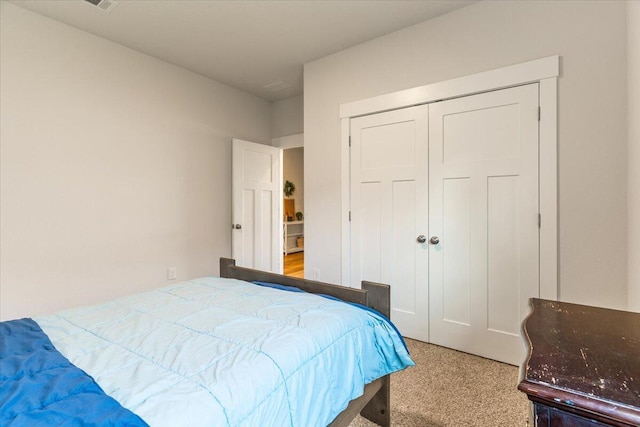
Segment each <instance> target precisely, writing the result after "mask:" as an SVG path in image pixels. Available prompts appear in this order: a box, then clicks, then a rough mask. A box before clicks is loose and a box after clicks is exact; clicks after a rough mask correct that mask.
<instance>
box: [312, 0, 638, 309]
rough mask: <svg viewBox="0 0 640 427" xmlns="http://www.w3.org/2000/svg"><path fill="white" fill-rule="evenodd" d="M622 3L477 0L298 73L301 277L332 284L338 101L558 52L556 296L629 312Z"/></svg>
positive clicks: (336, 251) (336, 258) (336, 259)
mask: <svg viewBox="0 0 640 427" xmlns="http://www.w3.org/2000/svg"><path fill="white" fill-rule="evenodd" d="M625 10H626V5H625V3H624V2H609V1H603V2H597V1H596V2H583V1H581V2H577V1H554V2H534V1H524V2H517V1H509V2H503V1H483V2H478V3H476V4H473V5H472V6H469V7H467V8H464V9H461V10H458V11H455V12H452V13H449V14H447V15H443V16H441V17H439V18H436V19H434V20H431V21H427V22H424V23H421V24H418V25H415V26H413V27H409V28H406V29H403V30H400V31H398V32H395V33H392V34H390V35H387V36H384V37H381V38H379V39H376V40H373V41H370V42H367V43H364V44H362V45H358V46H355V47H353V48H350V49H347V50H344V51H342V52H339V53H337V54H334V55H331V56H328V57H325V58H322V59H319V60H317V61H314V62H311V63H309V64H306V65H305V75H304V82H305V87H304V93H305V100H304V109H305V112H304V134H305V186H306V193H307V194H306V200H305V209H306V215H305V220H306V224H305V234H306V242H305V247H306V248H305V252H306V254H305V257H306V259H305V264H306V265H305V271H308V272H310V271H312V270H313V269H316V268H317V269H319V270H320V279H321V280H327V281H331V282H338V281H339V279H340V259H341V251H340V243H341V242H340V203H341V200H340V188H341V183H340V179H341V178H340V173H339V171H340V162H341V158H340V156H341V154H340V122H339V118H338V115H339V105H340V104H341V103H345V102H350V101H355V100H359V99H363V98H368V97H371V96H376V95H380V94H384V93H389V92H393V91H397V90H402V89H407V88H411V87H416V86H422V85H425V84H429V83H434V82H438V81H444V80H448V79H451V78H455V77H460V76H465V75H470V74H473V73H477V72H481V71H485V70H491V69H496V68H500V67H504V66H508V65H512V64H517V63H521V62H526V61H530V60H533V59H538V58H542V57H547V56H551V55H558V54H559V55H561V56H562V76H561V78H560V79H559V164H560V165H559V187H560V188H559V216H560V219H559V221H560V223H559V226H560V231H559V232H560V242H559V246H560V273H559V275H560V297H561V299H563V300H567V301H574V302H579V303H586V304H597V305H601V306H611V307H626V304H627V300H626V295H627V285H626V275H627V264H626V253H627V238H626V237H627V229H626V222H627V221H626V216H627V207H626V181H627V171H626V153H627V144H626V123H627V122H626V113H627V111H626V110H627V106H626V96H625V92H626V86H627V68H626V55H627V51H626V23H625V20H626V12H625Z"/></svg>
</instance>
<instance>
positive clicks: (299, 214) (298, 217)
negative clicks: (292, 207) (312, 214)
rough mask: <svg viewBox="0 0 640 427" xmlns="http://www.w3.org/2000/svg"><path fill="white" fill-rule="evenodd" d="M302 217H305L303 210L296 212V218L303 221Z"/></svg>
mask: <svg viewBox="0 0 640 427" xmlns="http://www.w3.org/2000/svg"><path fill="white" fill-rule="evenodd" d="M302 218H304V215H302V212H300V211H298V212H296V219H297V220H298V221H302Z"/></svg>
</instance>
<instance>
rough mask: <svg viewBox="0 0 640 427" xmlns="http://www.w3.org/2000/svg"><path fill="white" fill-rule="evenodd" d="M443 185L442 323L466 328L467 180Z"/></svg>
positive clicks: (468, 190)
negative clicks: (444, 321)
mask: <svg viewBox="0 0 640 427" xmlns="http://www.w3.org/2000/svg"><path fill="white" fill-rule="evenodd" d="M443 184H444V185H443V192H442V193H443V197H442V199H443V218H444V222H443V232H442V241H443V243H442V245H446V251H444V257H443V264H444V265H443V267H442V268H443V287H444V294H443V299H442V311H443V319H445V320H446V321H449V322H457V323H462V324H464V325H469V323H470V321H471V320H470V314H469V287H470V286H471V283H470V282H469V280H470V277H469V245H470V236H469V230H470V227H469V220H470V202H469V197H470V189H469V179H468V178H456V179H446V180H444V183H443Z"/></svg>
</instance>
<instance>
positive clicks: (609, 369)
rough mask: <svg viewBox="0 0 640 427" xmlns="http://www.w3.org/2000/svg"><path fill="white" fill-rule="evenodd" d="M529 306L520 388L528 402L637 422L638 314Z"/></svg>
mask: <svg viewBox="0 0 640 427" xmlns="http://www.w3.org/2000/svg"><path fill="white" fill-rule="evenodd" d="M531 305H532V308H533V311H532V313H531V314H530V316H529V317H528V318H527V319H526V320H525V323H524V328H523V329H524V335H525V340H526V342H527V344H528V346H529V355H528V358H527V360H526V362H525V364H524V365H523V367H522V371H521V372H522V374H521V375H522V382H521V383H520V386H519V388H520V389H521V390H522V391H524V392H526V393H527V394H529V396H530V398H531V397H532V396H534V397H536V396H537V397H538V398H539V399H544V400H546V401H555V402H556V403H559V404H562V405H565V406H568V407H575V408H578V409H584V410H587V411H590V412H596V413H601V412H603V411H604V412H607V411H608V412H611V413H612V414H613V415H612V414H604V415H606V416H613V417H614V418H615V417H617V416H618V415H620V417H621V419H622V420H625V421H633V422H637V421H640V314H638V313H631V312H626V311H619V310H610V309H605V308H599V307H590V306H584V305H578V304H569V303H562V302H556V301H547V300H541V299H532V300H531ZM618 413H620V414H618Z"/></svg>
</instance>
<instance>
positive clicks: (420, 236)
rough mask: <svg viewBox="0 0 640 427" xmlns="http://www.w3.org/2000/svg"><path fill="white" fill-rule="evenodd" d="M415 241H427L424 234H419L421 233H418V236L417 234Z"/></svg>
mask: <svg viewBox="0 0 640 427" xmlns="http://www.w3.org/2000/svg"><path fill="white" fill-rule="evenodd" d="M416 241H417V242H418V243H424V242H426V241H427V238H426V237H425V235H424V234H421V235H419V236H418V238H417V239H416Z"/></svg>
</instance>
